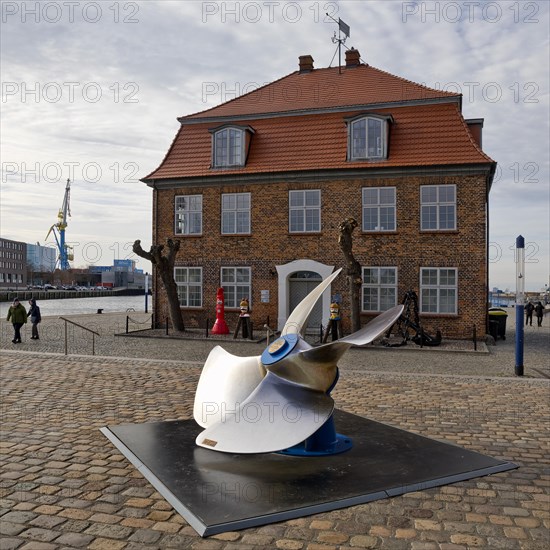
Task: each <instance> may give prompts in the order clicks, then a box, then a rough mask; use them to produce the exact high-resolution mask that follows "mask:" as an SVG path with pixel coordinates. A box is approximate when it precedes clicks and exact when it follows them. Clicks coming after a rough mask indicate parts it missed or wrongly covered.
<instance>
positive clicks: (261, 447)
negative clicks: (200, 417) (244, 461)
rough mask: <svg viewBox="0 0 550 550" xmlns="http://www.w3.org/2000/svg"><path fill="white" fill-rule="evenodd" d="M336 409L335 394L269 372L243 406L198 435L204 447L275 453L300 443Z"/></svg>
mask: <svg viewBox="0 0 550 550" xmlns="http://www.w3.org/2000/svg"><path fill="white" fill-rule="evenodd" d="M333 409H334V401H333V400H332V398H331V397H330V396H329V395H327V394H325V393H322V392H317V391H312V390H308V389H307V388H304V387H302V386H298V385H296V384H293V383H291V382H287V381H286V380H283V379H282V378H279V377H278V376H276V375H274V374H272V373H270V372H268V373H267V375H266V376H265V378H264V379H263V380H262V381H261V382H260V385H259V386H258V387H257V388H256V390H254V392H253V393H252V394H251V395H250V397H249V398H248V399H247V400H246V401H244V403H242V405H240V407H238V408H236V409H234V410H232V411H230V410H227V411H225V414H223V415H219V416H218V419H217V420H218V421H217V422H216V423H215V424H212V425H209V426H208V427H207V428H206V430H204V431H203V432H201V433H200V434H199V435H198V436H197V439H196V444H197V445H198V446H199V447H204V448H205V449H212V450H215V451H221V452H225V453H240V454H252V453H272V452H275V451H280V450H282V449H287V448H289V447H292V446H293V445H297V444H298V443H301V442H302V441H304V440H305V439H307V438H308V437H309V436H310V435H312V434H313V433H315V432H316V431H317V430H318V429H319V428H320V427H321V426H322V425H323V424H324V423H325V422H326V421H327V420H328V418H329V417H330V415H331V414H332V411H333Z"/></svg>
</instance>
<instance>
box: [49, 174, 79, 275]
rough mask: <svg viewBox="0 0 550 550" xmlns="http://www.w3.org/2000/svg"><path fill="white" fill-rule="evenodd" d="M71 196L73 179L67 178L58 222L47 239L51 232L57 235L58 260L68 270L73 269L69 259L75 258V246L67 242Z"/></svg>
mask: <svg viewBox="0 0 550 550" xmlns="http://www.w3.org/2000/svg"><path fill="white" fill-rule="evenodd" d="M70 198H71V180H70V179H67V185H66V186H65V196H64V197H63V204H62V205H61V208H60V209H59V213H58V214H57V223H54V224H53V225H52V226H51V227H50V230H49V231H48V234H47V235H46V240H48V237H49V236H50V233H53V236H54V237H55V242H56V243H57V249H58V250H59V256H58V258H57V262H58V263H59V269H61V270H62V271H66V270H68V269H71V266H70V264H69V261H72V260H74V254H73V248H72V247H71V246H69V245H68V244H67V243H66V242H65V229H66V228H67V225H68V223H67V216H69V217H70V215H71V209H70V206H69V203H70Z"/></svg>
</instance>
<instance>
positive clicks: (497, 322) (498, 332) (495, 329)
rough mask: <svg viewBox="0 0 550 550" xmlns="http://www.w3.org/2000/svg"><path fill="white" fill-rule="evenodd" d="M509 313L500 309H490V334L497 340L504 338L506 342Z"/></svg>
mask: <svg viewBox="0 0 550 550" xmlns="http://www.w3.org/2000/svg"><path fill="white" fill-rule="evenodd" d="M507 318H508V313H506V311H505V310H504V309H501V308H499V307H492V308H490V309H489V334H490V335H491V336H492V337H493V338H494V339H495V342H496V340H498V338H499V337H500V338H502V339H503V340H506V319H507Z"/></svg>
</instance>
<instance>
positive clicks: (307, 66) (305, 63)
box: [298, 55, 313, 73]
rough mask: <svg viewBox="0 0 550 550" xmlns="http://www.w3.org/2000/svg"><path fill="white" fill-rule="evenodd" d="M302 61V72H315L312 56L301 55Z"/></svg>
mask: <svg viewBox="0 0 550 550" xmlns="http://www.w3.org/2000/svg"><path fill="white" fill-rule="evenodd" d="M298 59H299V60H300V72H301V73H309V72H311V71H313V57H311V55H301V56H300V57H299V58H298Z"/></svg>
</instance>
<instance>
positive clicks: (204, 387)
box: [193, 346, 266, 428]
mask: <svg viewBox="0 0 550 550" xmlns="http://www.w3.org/2000/svg"><path fill="white" fill-rule="evenodd" d="M265 375H266V370H265V368H264V366H263V365H262V363H261V361H260V357H259V356H256V357H255V356H252V357H238V356H236V355H232V354H231V353H229V352H227V351H225V350H224V349H223V348H222V347H220V346H216V347H215V348H214V349H213V350H212V351H211V352H210V354H209V355H208V358H207V359H206V363H205V364H204V367H203V369H202V373H201V377H200V379H199V383H198V384H197V391H196V393H195V403H194V407H193V417H194V418H195V421H196V422H197V424H199V425H200V426H202V427H203V428H206V427H207V426H210V425H211V424H214V423H215V422H217V421H218V419H219V416H220V414H221V413H222V412H224V411H228V410H235V409H237V408H238V407H239V405H240V404H241V403H243V402H244V401H245V400H246V399H247V398H248V397H249V396H250V394H251V393H252V392H253V391H254V390H255V389H256V387H257V386H258V384H259V383H260V382H261V381H262V380H263V378H264V376H265Z"/></svg>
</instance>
